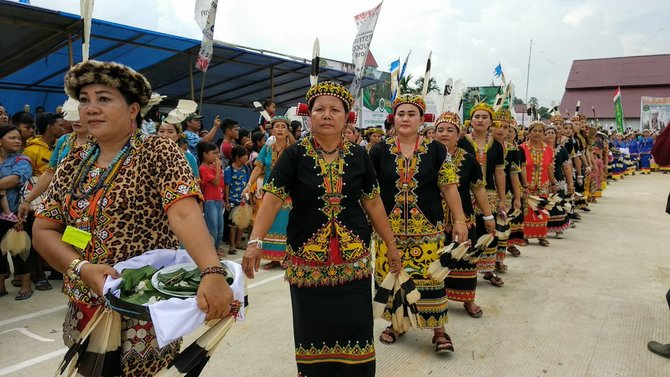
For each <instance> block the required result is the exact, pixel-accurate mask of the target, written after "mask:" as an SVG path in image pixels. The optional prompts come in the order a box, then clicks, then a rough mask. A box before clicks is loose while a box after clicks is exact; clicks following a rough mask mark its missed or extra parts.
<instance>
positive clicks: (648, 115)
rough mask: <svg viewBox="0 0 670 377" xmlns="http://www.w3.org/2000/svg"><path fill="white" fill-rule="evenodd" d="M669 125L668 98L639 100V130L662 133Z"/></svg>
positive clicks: (644, 98) (669, 110)
mask: <svg viewBox="0 0 670 377" xmlns="http://www.w3.org/2000/svg"><path fill="white" fill-rule="evenodd" d="M668 125H670V97H642V98H641V99H640V130H651V131H657V132H658V131H663V129H665V127H667V126H668Z"/></svg>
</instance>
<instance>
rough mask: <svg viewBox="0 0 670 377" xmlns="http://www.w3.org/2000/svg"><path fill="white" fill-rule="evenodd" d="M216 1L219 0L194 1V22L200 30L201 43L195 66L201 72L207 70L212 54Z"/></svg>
mask: <svg viewBox="0 0 670 377" xmlns="http://www.w3.org/2000/svg"><path fill="white" fill-rule="evenodd" d="M218 2H219V0H196V2H195V22H197V23H198V26H199V27H200V30H201V31H202V44H201V45H200V52H199V53H198V61H197V62H196V63H195V67H196V68H197V69H199V70H201V71H203V72H206V71H207V67H209V62H210V61H211V60H212V55H214V22H215V20H216V7H217V5H218Z"/></svg>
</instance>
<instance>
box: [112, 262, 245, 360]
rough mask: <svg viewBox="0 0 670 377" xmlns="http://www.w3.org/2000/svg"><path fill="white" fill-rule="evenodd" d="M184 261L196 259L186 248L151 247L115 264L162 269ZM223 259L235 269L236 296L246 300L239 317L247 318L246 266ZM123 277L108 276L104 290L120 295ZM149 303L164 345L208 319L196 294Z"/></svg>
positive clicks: (161, 343) (119, 268)
mask: <svg viewBox="0 0 670 377" xmlns="http://www.w3.org/2000/svg"><path fill="white" fill-rule="evenodd" d="M182 263H194V262H193V259H191V257H190V256H189V255H188V253H187V252H186V250H167V249H159V250H151V251H147V252H145V253H144V254H142V255H139V256H136V257H134V258H131V259H128V260H127V261H124V262H120V263H117V264H116V265H115V266H114V269H116V270H117V271H119V273H120V272H121V271H123V270H125V269H137V268H141V267H144V266H147V265H151V266H153V267H154V268H157V269H161V268H164V267H168V266H173V265H176V264H182ZM223 263H225V264H226V266H227V267H228V268H229V269H230V271H231V272H232V273H233V276H234V281H233V284H232V285H231V286H230V288H231V289H232V291H233V297H234V299H235V300H238V301H240V302H241V303H242V304H243V305H242V307H241V308H240V312H239V314H238V316H237V321H243V320H244V302H245V296H246V294H247V292H246V291H247V288H246V287H247V285H246V280H245V278H244V272H243V271H242V266H240V265H239V264H238V263H235V262H231V261H227V260H226V261H223ZM121 281H122V279H113V278H111V277H107V280H106V281H105V286H104V288H103V293H105V294H106V293H107V292H109V291H111V292H112V294H113V295H115V296H116V297H119V296H120V294H121V292H120V290H119V286H120V285H121ZM147 306H148V307H149V312H150V313H151V321H152V322H153V325H154V329H155V331H156V339H157V340H158V346H159V347H161V348H162V347H165V346H166V345H168V344H169V343H170V342H172V341H174V340H176V339H179V338H181V337H183V336H185V335H188V334H190V333H191V332H193V331H194V330H195V329H197V328H198V327H199V326H200V325H202V324H203V323H204V322H205V317H206V315H205V313H204V312H203V311H202V310H200V308H199V307H198V303H197V301H196V298H195V297H191V298H187V299H181V298H171V299H169V300H164V301H158V302H156V303H154V304H151V305H147Z"/></svg>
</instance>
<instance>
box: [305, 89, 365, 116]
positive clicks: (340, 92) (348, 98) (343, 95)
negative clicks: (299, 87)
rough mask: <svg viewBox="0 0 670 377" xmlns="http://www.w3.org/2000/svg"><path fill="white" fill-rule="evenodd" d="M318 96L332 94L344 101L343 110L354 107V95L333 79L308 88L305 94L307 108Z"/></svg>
mask: <svg viewBox="0 0 670 377" xmlns="http://www.w3.org/2000/svg"><path fill="white" fill-rule="evenodd" d="M320 96H333V97H337V98H339V99H340V100H342V102H343V103H344V108H345V109H344V110H345V111H347V112H348V111H349V110H351V108H352V107H354V96H353V95H352V94H351V92H349V90H348V89H347V88H345V87H344V86H342V85H340V84H338V83H336V82H333V81H322V82H320V83H318V84H316V85H314V86H312V87H311V88H309V90H308V91H307V95H305V99H306V101H307V105H308V106H309V108H311V107H312V104H313V103H314V100H315V99H316V98H317V97H320Z"/></svg>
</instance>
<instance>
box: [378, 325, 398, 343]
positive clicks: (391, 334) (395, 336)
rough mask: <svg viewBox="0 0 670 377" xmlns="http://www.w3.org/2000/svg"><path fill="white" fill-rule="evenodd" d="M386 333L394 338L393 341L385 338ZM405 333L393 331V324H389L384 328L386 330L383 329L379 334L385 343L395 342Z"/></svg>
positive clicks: (380, 339)
mask: <svg viewBox="0 0 670 377" xmlns="http://www.w3.org/2000/svg"><path fill="white" fill-rule="evenodd" d="M384 335H386V336H388V337H389V338H391V339H392V340H391V341H388V340H386V339H385V338H384ZM403 335H404V333H397V334H396V332H395V331H393V328H392V327H391V326H389V327H387V328H386V329H384V331H382V333H381V334H379V341H380V342H382V343H384V344H393V343H395V342H396V341H397V340H398V338H400V337H401V336H403Z"/></svg>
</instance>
